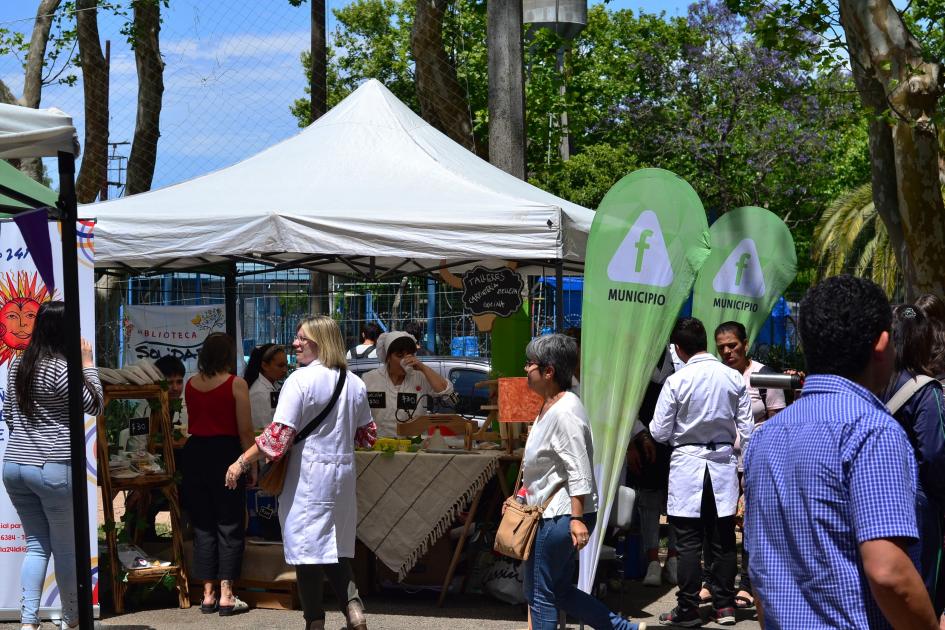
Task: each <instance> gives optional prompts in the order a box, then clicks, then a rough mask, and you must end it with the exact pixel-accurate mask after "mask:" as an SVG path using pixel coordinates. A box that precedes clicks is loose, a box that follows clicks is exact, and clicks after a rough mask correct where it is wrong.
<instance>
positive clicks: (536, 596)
mask: <svg viewBox="0 0 945 630" xmlns="http://www.w3.org/2000/svg"><path fill="white" fill-rule="evenodd" d="M596 520H597V514H585V515H584V521H585V523H586V524H587V529H588V530H589V531H591V530H593V529H594V523H595V521H596ZM576 561H577V551H576V550H575V549H574V544H573V543H572V542H571V518H570V515H567V514H564V515H562V516H556V517H554V518H543V519H541V523H540V525H539V526H538V534H537V535H536V536H535V545H534V547H532V554H531V556H529V558H528V560H526V561H525V564H524V565H523V568H524V569H525V574H524V576H523V586H524V590H525V599H526V600H527V601H528V605H529V608H530V609H531V613H532V628H533V630H555V629H556V628H557V627H558V609H561V610H563V611H565V612H566V613H568V614H569V615H570V616H571V617H573V618H575V619H578V620H580V621H581V622H583V623H584V624H586V625H589V626H590V627H592V628H594V629H595V630H604V629H608V628H613V629H614V630H635V629H636V627H637V624H636V623H631V622H630V621H628V620H626V619H624V618H623V617H621V616H620V615H618V614H616V613H612V612H610V611H609V610H608V609H607V606H605V605H604V604H603V603H602V602H601V601H600V600H598V599H596V598H594V597H591V596H590V595H588V594H587V593H585V592H584V591H582V590H580V589H578V588H577V587H576V586H575V585H574V584H572V583H571V579H572V577H573V576H574V567H575V563H576Z"/></svg>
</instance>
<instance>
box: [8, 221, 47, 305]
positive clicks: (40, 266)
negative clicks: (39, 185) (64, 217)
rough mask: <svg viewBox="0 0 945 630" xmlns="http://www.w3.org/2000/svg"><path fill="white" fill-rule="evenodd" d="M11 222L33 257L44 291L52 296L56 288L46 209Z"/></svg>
mask: <svg viewBox="0 0 945 630" xmlns="http://www.w3.org/2000/svg"><path fill="white" fill-rule="evenodd" d="M13 221H14V222H15V223H16V226H17V227H18V228H19V229H20V234H22V235H23V240H24V241H25V242H26V247H27V249H29V250H30V255H31V256H32V257H33V264H35V265H36V270H37V271H39V275H40V277H42V279H43V282H44V283H45V284H46V289H47V290H48V291H49V294H50V295H52V293H53V290H54V289H55V288H56V280H55V277H54V276H53V258H52V246H51V245H50V243H49V218H48V214H47V209H46V208H39V209H38V210H34V211H32V212H24V213H22V214H18V215H16V216H14V217H13Z"/></svg>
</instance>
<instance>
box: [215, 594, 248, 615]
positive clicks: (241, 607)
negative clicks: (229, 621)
mask: <svg viewBox="0 0 945 630" xmlns="http://www.w3.org/2000/svg"><path fill="white" fill-rule="evenodd" d="M219 609H220V616H221V617H229V616H230V615H238V614H240V613H244V612H246V611H247V610H249V604H247V603H246V602H244V601H243V600H242V599H240V598H239V597H233V605H232V606H219Z"/></svg>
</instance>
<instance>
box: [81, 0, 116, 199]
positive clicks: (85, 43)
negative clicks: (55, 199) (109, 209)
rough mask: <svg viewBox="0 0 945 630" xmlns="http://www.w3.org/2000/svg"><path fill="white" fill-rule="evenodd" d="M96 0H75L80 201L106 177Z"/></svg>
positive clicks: (103, 70)
mask: <svg viewBox="0 0 945 630" xmlns="http://www.w3.org/2000/svg"><path fill="white" fill-rule="evenodd" d="M97 6H98V2H97V0H78V2H77V3H76V8H77V9H78V11H77V12H76V29H77V35H76V36H77V38H78V40H79V60H80V61H81V63H82V87H83V90H84V94H85V142H84V144H85V146H84V147H82V167H81V168H80V169H79V177H78V178H77V179H76V183H75V188H76V197H77V198H78V201H79V203H92V202H93V201H95V198H96V197H97V196H98V194H99V192H100V191H101V190H102V188H103V186H104V185H105V180H106V179H107V177H108V68H107V67H106V65H105V56H104V55H103V54H102V43H101V40H100V39H99V35H98V10H97Z"/></svg>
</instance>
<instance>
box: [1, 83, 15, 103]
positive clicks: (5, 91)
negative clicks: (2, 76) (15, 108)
mask: <svg viewBox="0 0 945 630" xmlns="http://www.w3.org/2000/svg"><path fill="white" fill-rule="evenodd" d="M0 103H5V104H7V105H16V104H17V103H16V96H14V94H13V92H12V91H10V88H8V87H7V84H6V83H4V82H3V81H0Z"/></svg>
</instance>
